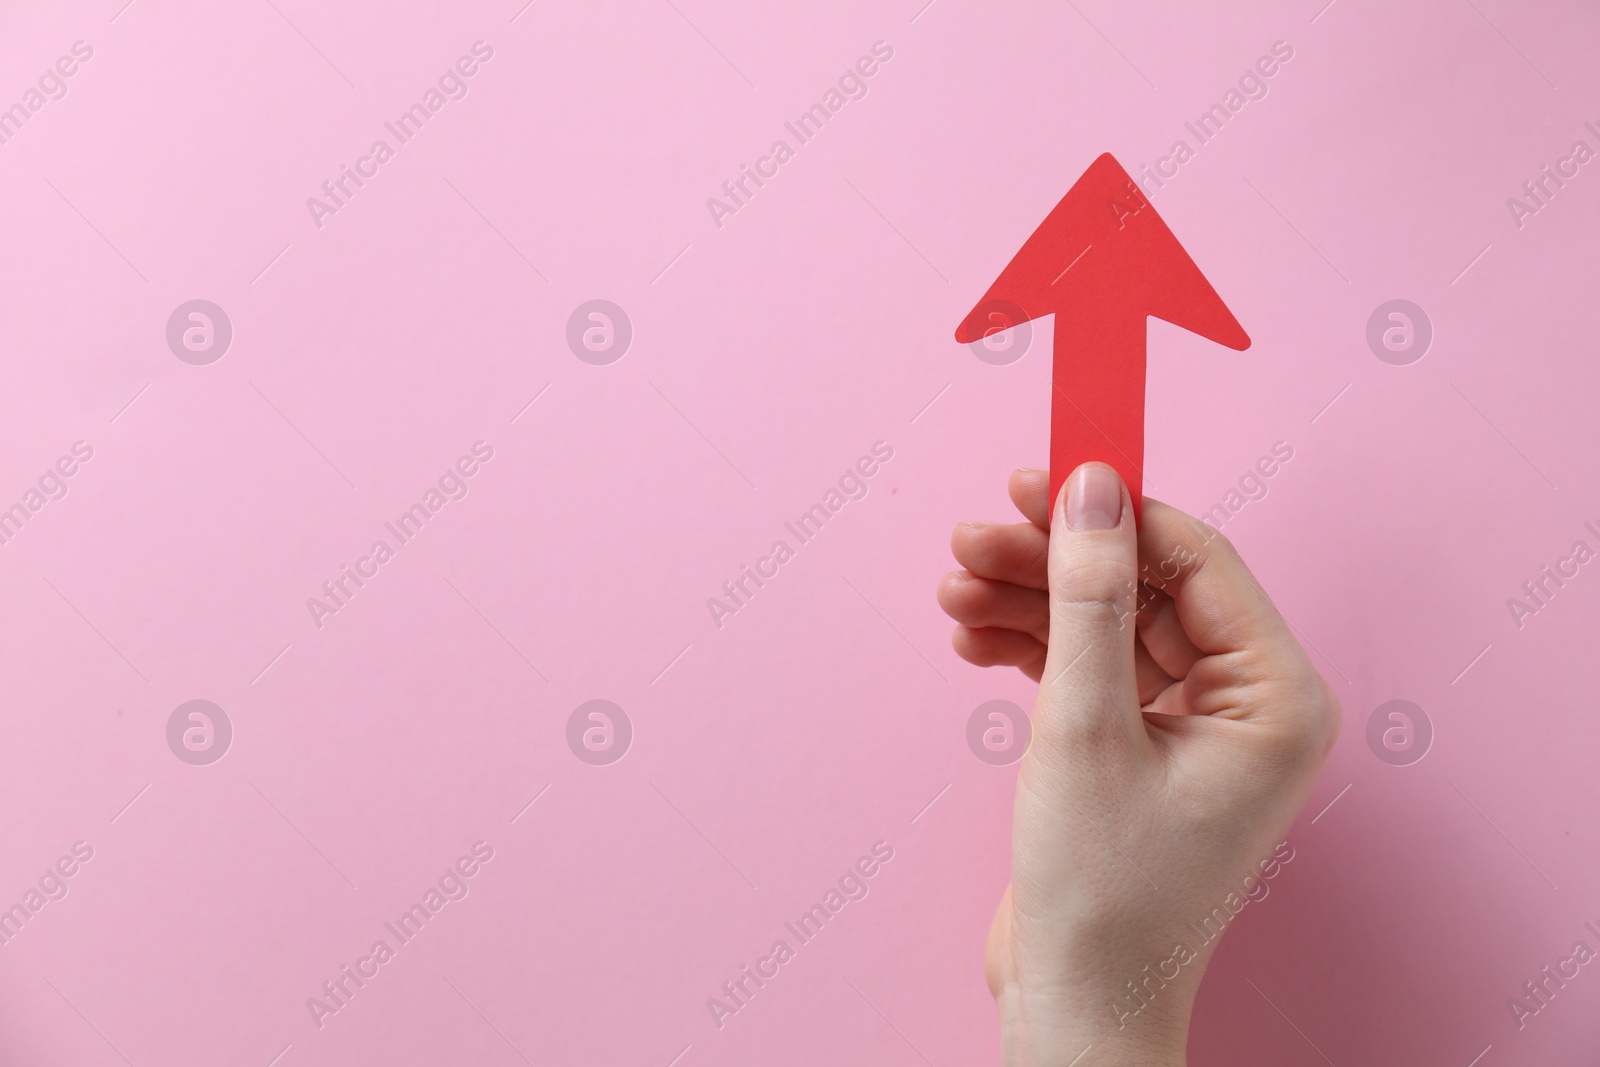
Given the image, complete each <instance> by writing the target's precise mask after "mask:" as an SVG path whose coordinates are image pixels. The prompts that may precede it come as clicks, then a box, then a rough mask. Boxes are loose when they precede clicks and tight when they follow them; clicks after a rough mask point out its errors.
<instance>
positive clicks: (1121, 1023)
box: [995, 985, 1189, 1067]
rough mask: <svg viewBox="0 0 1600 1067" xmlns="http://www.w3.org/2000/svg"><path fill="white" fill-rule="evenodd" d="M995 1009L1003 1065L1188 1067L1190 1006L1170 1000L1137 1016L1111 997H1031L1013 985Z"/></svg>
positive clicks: (998, 996) (1001, 994) (998, 999)
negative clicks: (997, 1018) (996, 1009)
mask: <svg viewBox="0 0 1600 1067" xmlns="http://www.w3.org/2000/svg"><path fill="white" fill-rule="evenodd" d="M1101 1001H1105V1003H1101ZM995 1006H996V1008H998V1009H999V1013H1000V1043H1001V1050H1002V1058H1001V1062H1002V1063H1003V1064H1004V1067H1069V1065H1070V1067H1089V1065H1091V1064H1092V1065H1093V1067H1185V1063H1186V1055H1185V1049H1186V1046H1187V1044H1188V1030H1189V1005H1188V1003H1186V1002H1184V1003H1172V1002H1171V1001H1169V1003H1168V1004H1167V1005H1164V1006H1163V1007H1165V1008H1166V1009H1167V1010H1165V1011H1162V1012H1157V1011H1155V1010H1153V1009H1154V1006H1153V1005H1152V1006H1151V1007H1150V1008H1147V1009H1146V1010H1145V1011H1142V1012H1139V1013H1138V1014H1136V1015H1135V1014H1130V1013H1128V1012H1126V1011H1125V1010H1124V1011H1118V1010H1117V1008H1116V1005H1115V1004H1114V1002H1112V1001H1111V1000H1110V998H1107V997H1100V998H1099V999H1096V998H1095V996H1094V995H1093V994H1088V995H1082V996H1079V995H1069V994H1064V993H1051V994H1038V993H1028V992H1025V991H1024V990H1022V989H1020V988H1018V987H1017V986H1014V985H1010V986H1006V987H1005V988H1003V989H1001V990H1000V991H999V992H998V993H997V994H996V997H995ZM1080 1056H1081V1057H1082V1059H1081V1061H1080V1060H1079V1059H1078V1057H1080Z"/></svg>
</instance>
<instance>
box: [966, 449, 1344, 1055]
mask: <svg viewBox="0 0 1600 1067" xmlns="http://www.w3.org/2000/svg"><path fill="white" fill-rule="evenodd" d="M1047 484H1048V479H1047V475H1046V474H1045V472H1043V471H1018V472H1016V473H1015V474H1013V475H1012V477H1011V484H1010V490H1011V498H1012V500H1013V501H1014V502H1015V503H1016V505H1017V507H1018V509H1019V510H1020V511H1021V512H1022V514H1023V516H1024V517H1026V518H1027V520H1028V521H1027V522H1024V523H1019V524H1016V525H1010V526H1005V525H998V524H987V523H966V524H963V525H962V526H959V527H957V529H956V531H955V534H954V537H953V538H952V546H953V548H954V551H955V556H956V559H957V560H958V561H959V562H960V563H961V564H962V565H963V566H965V567H966V571H965V572H961V571H958V572H955V573H953V574H951V575H949V576H947V577H946V578H945V579H944V581H943V582H942V583H941V585H940V588H939V601H940V604H941V605H942V606H943V607H944V609H945V611H947V612H948V613H949V614H950V615H951V617H953V618H954V619H955V620H956V622H957V623H959V624H960V625H958V626H957V627H956V631H955V635H954V644H955V648H956V651H957V652H958V653H959V654H960V655H961V656H963V657H964V658H966V659H968V660H970V661H971V662H973V663H976V664H979V665H981V666H991V665H999V664H1004V665H1011V666H1016V667H1018V668H1020V669H1021V670H1022V671H1023V672H1024V673H1025V674H1027V675H1028V677H1030V678H1033V679H1035V680H1037V681H1038V682H1039V683H1040V684H1039V694H1038V698H1037V700H1036V701H1035V704H1034V710H1033V740H1032V743H1031V745H1030V747H1029V749H1028V752H1027V753H1026V755H1024V757H1023V759H1022V764H1021V767H1020V771H1019V775H1018V780H1017V796H1016V807H1015V813H1014V821H1013V830H1012V880H1011V887H1010V889H1009V890H1008V891H1007V893H1006V896H1005V898H1004V899H1003V900H1002V901H1001V903H1000V908H999V911H998V913H997V914H996V915H995V919H994V925H993V928H992V929H991V931H990V935H989V944H988V951H987V971H988V978H989V987H990V989H991V991H993V993H994V995H995V999H996V1001H997V1002H998V1005H999V1008H1000V1013H1001V1019H1002V1024H1003V1035H1002V1036H1003V1043H1004V1046H1005V1049H1006V1059H1005V1062H1006V1063H1007V1064H1011V1065H1022V1064H1026V1065H1030V1067H1031V1065H1034V1064H1038V1065H1041V1067H1042V1065H1045V1064H1050V1065H1053V1067H1065V1065H1066V1064H1068V1063H1073V1062H1075V1061H1074V1059H1073V1057H1075V1056H1078V1055H1079V1054H1080V1053H1082V1052H1083V1051H1084V1050H1085V1049H1086V1048H1092V1049H1093V1050H1094V1052H1093V1054H1092V1055H1090V1056H1086V1057H1085V1058H1084V1061H1083V1067H1089V1065H1091V1064H1093V1065H1096V1067H1102V1065H1103V1067H1111V1065H1120V1064H1128V1065H1134V1064H1137V1065H1139V1067H1156V1065H1167V1064H1181V1063H1183V1062H1184V1045H1185V1041H1186V1036H1187V1032H1188V1023H1189V1009H1190V1006H1191V1005H1192V1003H1193V1000H1194V996H1195V992H1196V991H1197V989H1198V987H1199V984H1200V978H1201V975H1202V974H1203V973H1204V971H1205V967H1206V964H1207V962H1208V961H1209V960H1210V958H1211V954H1212V952H1213V951H1214V950H1215V947H1216V944H1217V940H1218V938H1219V937H1220V936H1221V933H1222V931H1223V928H1224V927H1225V926H1226V925H1227V924H1228V922H1229V921H1230V920H1231V919H1232V917H1233V915H1235V914H1237V912H1238V910H1239V909H1241V908H1243V906H1244V902H1245V901H1248V900H1249V899H1252V898H1254V897H1257V896H1258V895H1260V894H1262V893H1264V890H1262V889H1261V888H1260V887H1261V885H1262V880H1263V879H1264V878H1271V877H1272V876H1274V875H1276V874H1277V872H1278V868H1279V867H1280V866H1281V864H1283V863H1285V862H1288V861H1289V860H1291V859H1292V858H1293V850H1292V846H1290V845H1288V844H1286V843H1285V842H1284V835H1285V834H1286V832H1287V830H1288V828H1289V826H1290V824H1291V823H1292V822H1293V820H1294V817H1295V815H1296V814H1297V813H1298V812H1299V811H1300V809H1301V807H1302V806H1303V805H1304V804H1305V802H1306V799H1307V797H1308V796H1309V794H1310V792H1311V789H1312V786H1313V784H1314V783H1315V781H1316V778H1317V774H1318V772H1319V770H1320V769H1321V767H1322V763H1323V760H1324V759H1325V757H1326V756H1327V753H1328V750H1329V749H1330V748H1331V747H1332V745H1333V742H1334V739H1335V738H1336V737H1337V736H1338V732H1339V704H1338V700H1337V699H1336V698H1335V697H1334V695H1333V692H1332V691H1331V690H1330V689H1329V687H1328V685H1327V684H1326V683H1325V682H1324V681H1323V680H1322V678H1321V676H1320V675H1318V673H1317V672H1316V670H1315V668H1313V667H1312V665H1311V663H1310V661H1309V660H1308V659H1307V658H1306V655H1305V652H1304V651H1303V650H1302V649H1301V648H1300V645H1299V643H1298V642H1297V641H1296V640H1295V638H1294V637H1293V635H1292V634H1291V633H1290V631H1289V628H1288V626H1287V624H1286V623H1285V622H1284V620H1283V617H1282V616H1281V615H1279V614H1278V611H1277V609H1276V608H1274V607H1273V605H1272V602H1271V601H1270V600H1269V599H1268V598H1267V596H1266V594H1265V593H1264V592H1263V591H1262V589H1261V587H1260V586H1259V585H1258V584H1257V583H1256V580H1255V578H1254V577H1253V576H1252V575H1251V574H1250V572H1249V570H1248V569H1247V568H1246V567H1245V565H1244V562H1243V561H1242V560H1241V559H1240V558H1239V556H1238V553H1236V552H1235V551H1234V549H1233V546H1232V545H1230V544H1229V543H1228V542H1227V540H1226V539H1224V538H1223V537H1222V535H1221V534H1220V533H1218V532H1217V531H1215V530H1214V529H1212V528H1210V527H1208V526H1205V525H1204V524H1202V523H1200V522H1197V521H1196V520H1194V519H1192V518H1190V517H1189V516H1187V515H1184V514H1183V513H1182V512H1179V511H1177V510H1175V509H1173V508H1170V507H1167V506H1166V505H1165V504H1162V503H1160V502H1158V501H1155V500H1150V499H1146V500H1145V502H1144V514H1143V527H1142V528H1141V529H1139V530H1138V531H1137V532H1136V531H1135V530H1134V525H1133V511H1132V506H1131V502H1130V500H1129V498H1128V494H1127V490H1126V489H1125V488H1124V487H1123V484H1122V482H1121V480H1120V479H1119V478H1118V477H1117V474H1116V472H1115V471H1114V470H1112V468H1110V467H1108V466H1106V465H1104V464H1099V463H1090V464H1085V465H1084V466H1082V467H1079V468H1078V469H1077V470H1076V471H1074V472H1073V474H1072V476H1071V477H1070V478H1069V479H1068V480H1067V484H1066V486H1065V487H1064V488H1063V491H1062V494H1061V499H1060V500H1059V501H1057V502H1056V503H1055V506H1054V512H1053V514H1052V509H1051V503H1050V501H1049V500H1048V497H1047V493H1048V490H1047Z"/></svg>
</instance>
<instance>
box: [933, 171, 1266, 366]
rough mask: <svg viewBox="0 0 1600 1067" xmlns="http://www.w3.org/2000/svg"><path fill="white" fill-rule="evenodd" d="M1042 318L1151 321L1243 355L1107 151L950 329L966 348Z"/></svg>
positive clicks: (1233, 329)
mask: <svg viewBox="0 0 1600 1067" xmlns="http://www.w3.org/2000/svg"><path fill="white" fill-rule="evenodd" d="M1051 314H1069V315H1074V316H1079V317H1088V316H1093V317H1096V318H1098V319H1101V320H1112V319H1120V318H1127V317H1137V319H1138V320H1139V321H1140V322H1141V323H1142V322H1143V320H1144V318H1145V317H1146V316H1150V315H1154V316H1155V317H1156V318H1158V319H1163V320H1165V321H1167V322H1170V323H1172V324H1173V325H1174V326H1179V327H1182V328H1183V329H1185V330H1188V331H1190V332H1191V333H1197V334H1199V335H1200V336H1202V337H1205V338H1208V339H1210V340H1212V341H1215V342H1217V343H1218V344H1220V345H1226V346H1227V347H1229V348H1232V349H1235V350H1238V351H1243V350H1244V349H1246V348H1249V347H1250V338H1249V336H1248V335H1247V334H1246V333H1245V332H1244V328H1243V327H1242V326H1240V325H1239V322H1238V320H1237V319H1235V318H1234V317H1233V313H1232V312H1230V311H1229V310H1228V308H1227V305H1225V304H1224V303H1223V302H1222V298H1221V297H1219V296H1217V292H1216V290H1215V289H1213V288H1212V287H1211V283H1210V282H1208V281H1206V278H1205V275H1203V274H1201V273H1200V268H1199V267H1196V266H1195V265H1194V260H1192V259H1190V258H1189V253H1187V252H1185V251H1184V250H1183V246H1182V245H1180V244H1179V243H1178V239H1177V238H1176V237H1174V236H1172V231H1171V230H1169V229H1167V224H1166V223H1165V222H1163V221H1161V216H1160V215H1158V214H1156V209H1155V207H1154V206H1153V205H1151V203H1150V201H1149V200H1148V199H1146V198H1145V196H1144V194H1143V193H1142V192H1141V191H1140V190H1139V187H1138V186H1137V185H1135V184H1134V182H1133V179H1132V178H1130V177H1128V173H1127V171H1125V170H1123V169H1122V166H1121V164H1119V163H1118V162H1117V161H1116V159H1115V158H1113V157H1112V155H1111V154H1110V153H1109V152H1108V153H1106V154H1104V155H1102V156H1101V157H1100V158H1099V159H1096V160H1095V161H1094V163H1092V164H1091V165H1090V167H1089V169H1088V170H1087V171H1085V172H1084V174H1083V177H1081V178H1079V179H1078V180H1077V182H1076V183H1074V184H1073V186H1072V188H1071V189H1069V190H1068V191H1067V195H1066V196H1064V197H1062V198H1061V202H1060V203H1059V204H1057V205H1056V206H1055V209H1054V210H1052V211H1051V212H1050V214H1049V215H1047V216H1046V217H1045V220H1044V222H1042V223H1040V224H1039V228H1038V229H1037V230H1035V231H1034V232H1033V236H1032V237H1029V238H1028V240H1027V242H1026V243H1025V244H1024V245H1023V246H1022V248H1021V250H1020V251H1018V252H1017V254H1016V255H1015V256H1013V257H1012V259H1011V262H1010V263H1009V264H1007V265H1006V268H1005V270H1003V271H1001V272H1000V277H999V278H997V279H996V280H995V283H994V284H993V285H991V286H990V287H989V291H988V292H987V293H985V294H984V297H983V299H982V300H981V301H979V302H978V306H977V307H975V308H973V309H972V312H971V313H970V314H968V315H967V317H966V318H965V319H964V320H962V322H961V325H960V326H959V327H957V328H956V340H957V341H959V342H961V343H962V344H970V343H972V342H973V341H978V340H981V339H982V338H983V337H985V336H986V335H988V334H990V333H994V332H995V331H997V330H1004V329H1009V328H1010V327H1012V326H1016V325H1018V324H1019V323H1023V322H1026V321H1028V320H1029V319H1036V318H1041V317H1043V316H1045V315H1051Z"/></svg>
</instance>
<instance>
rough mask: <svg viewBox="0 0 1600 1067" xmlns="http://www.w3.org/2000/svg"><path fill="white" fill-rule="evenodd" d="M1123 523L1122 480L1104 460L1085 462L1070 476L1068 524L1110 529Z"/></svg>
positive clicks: (1083, 528)
mask: <svg viewBox="0 0 1600 1067" xmlns="http://www.w3.org/2000/svg"><path fill="white" fill-rule="evenodd" d="M1121 522H1122V480H1121V479H1120V478H1118V477H1117V472H1116V471H1114V470H1112V469H1111V468H1110V467H1108V466H1106V465H1105V464H1103V463H1085V464H1084V465H1083V466H1081V467H1079V468H1078V469H1077V470H1075V471H1073V472H1072V475H1071V477H1069V478H1068V479H1067V525H1068V526H1069V527H1071V528H1072V529H1074V530H1111V529H1115V528H1116V526H1117V525H1118V524H1119V523H1121Z"/></svg>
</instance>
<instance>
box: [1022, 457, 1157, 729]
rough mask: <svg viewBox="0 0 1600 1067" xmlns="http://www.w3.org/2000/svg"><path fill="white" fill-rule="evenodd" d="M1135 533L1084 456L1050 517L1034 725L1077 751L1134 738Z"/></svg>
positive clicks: (1114, 491) (1111, 480)
mask: <svg viewBox="0 0 1600 1067" xmlns="http://www.w3.org/2000/svg"><path fill="white" fill-rule="evenodd" d="M1138 551H1139V550H1138V534H1137V531H1136V530H1135V529H1134V523H1133V506H1132V501H1131V500H1130V498H1129V496H1128V491H1127V489H1126V488H1125V487H1124V486H1123V484H1122V479H1121V478H1120V477H1119V476H1118V475H1117V472H1116V471H1115V470H1114V469H1112V468H1111V467H1109V466H1107V465H1106V464H1104V463H1085V464H1083V465H1082V466H1081V467H1079V468H1078V469H1077V470H1075V471H1073V472H1072V474H1071V475H1070V476H1069V477H1068V478H1067V482H1066V484H1065V485H1064V486H1063V487H1062V490H1061V495H1060V497H1059V499H1058V500H1057V501H1056V504H1055V511H1054V513H1053V514H1052V516H1051V523H1050V559H1049V584H1050V643H1049V651H1048V653H1047V655H1046V658H1045V665H1044V671H1043V673H1042V674H1041V676H1040V679H1039V698H1038V703H1037V705H1036V707H1035V712H1034V729H1035V732H1036V734H1038V735H1040V737H1041V739H1042V740H1045V741H1046V742H1047V743H1049V742H1052V741H1056V742H1060V743H1061V744H1063V745H1065V746H1067V747H1068V749H1069V750H1070V749H1078V748H1081V747H1083V746H1086V745H1095V746H1101V745H1104V744H1106V743H1108V742H1112V743H1126V742H1128V741H1131V740H1132V739H1133V738H1135V737H1136V736H1137V737H1142V736H1143V735H1144V724H1143V719H1142V718H1141V717H1140V715H1139V689H1138V683H1137V681H1136V678H1135V673H1134V635H1135V628H1134V611H1135V597H1136V589H1137V577H1138V565H1139V564H1138Z"/></svg>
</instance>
